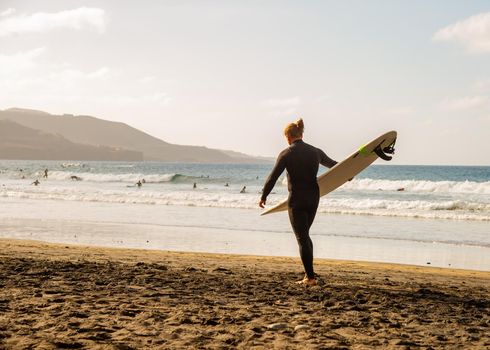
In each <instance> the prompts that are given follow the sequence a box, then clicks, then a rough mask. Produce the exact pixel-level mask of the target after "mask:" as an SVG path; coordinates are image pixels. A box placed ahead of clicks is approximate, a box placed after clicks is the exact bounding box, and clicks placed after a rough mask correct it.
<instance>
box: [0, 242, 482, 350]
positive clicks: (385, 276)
mask: <svg viewBox="0 0 490 350" xmlns="http://www.w3.org/2000/svg"><path fill="white" fill-rule="evenodd" d="M315 263H316V270H317V273H318V274H319V276H320V285H319V286H317V287H312V288H305V287H301V286H297V285H295V284H294V283H292V282H294V281H295V280H297V279H300V278H301V277H302V273H301V265H300V262H299V260H298V259H294V258H276V257H274V258H271V257H255V256H237V255H218V254H200V253H176V252H162V251H145V250H130V249H107V248H95V247H83V246H74V245H57V244H47V243H40V242H33V241H20V240H0V348H7V349H23V348H38V349H54V348H69V349H77V348H87V349H140V348H151V349H153V348H155V349H159V348H161V349H194V348H195V349H379V348H386V349H463V348H467V349H485V348H487V349H488V348H490V316H489V315H490V273H489V272H477V271H465V270H450V269H439V268H431V267H414V266H404V265H394V264H377V263H359V262H351V261H333V260H316V261H315Z"/></svg>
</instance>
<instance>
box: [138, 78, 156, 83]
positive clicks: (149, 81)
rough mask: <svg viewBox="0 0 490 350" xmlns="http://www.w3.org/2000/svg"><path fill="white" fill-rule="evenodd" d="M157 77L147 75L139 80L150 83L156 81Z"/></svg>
mask: <svg viewBox="0 0 490 350" xmlns="http://www.w3.org/2000/svg"><path fill="white" fill-rule="evenodd" d="M156 79H157V77H155V76H146V77H143V78H141V79H140V80H139V82H140V83H143V84H148V83H151V82H153V81H155V80H156Z"/></svg>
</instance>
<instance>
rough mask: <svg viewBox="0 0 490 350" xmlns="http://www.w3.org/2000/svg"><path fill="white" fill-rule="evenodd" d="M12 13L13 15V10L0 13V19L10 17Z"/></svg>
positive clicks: (9, 9)
mask: <svg viewBox="0 0 490 350" xmlns="http://www.w3.org/2000/svg"><path fill="white" fill-rule="evenodd" d="M14 13H15V9H13V8H8V9H6V10H5V11H3V12H0V17H7V16H10V15H13V14H14Z"/></svg>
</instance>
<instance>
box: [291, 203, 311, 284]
mask: <svg viewBox="0 0 490 350" xmlns="http://www.w3.org/2000/svg"><path fill="white" fill-rule="evenodd" d="M312 209H313V208H312ZM312 209H309V208H308V209H307V208H289V210H288V213H289V221H290V222H291V226H292V228H293V231H294V234H295V236H296V240H297V241H298V246H299V255H300V256H301V261H302V262H303V266H304V269H305V273H306V275H307V276H308V278H315V273H314V271H313V242H312V241H311V238H310V227H311V224H312V223H313V219H314V218H315V214H316V208H314V210H312Z"/></svg>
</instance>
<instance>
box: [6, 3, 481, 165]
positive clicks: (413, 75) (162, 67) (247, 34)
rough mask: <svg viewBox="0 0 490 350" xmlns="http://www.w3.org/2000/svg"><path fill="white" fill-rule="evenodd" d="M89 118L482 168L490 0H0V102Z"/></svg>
mask: <svg viewBox="0 0 490 350" xmlns="http://www.w3.org/2000/svg"><path fill="white" fill-rule="evenodd" d="M12 107H18V108H31V109H37V110H42V111H46V112H49V113H53V114H63V113H69V114H75V115H92V116H96V117H99V118H102V119H107V120H113V121H119V122H124V123H127V124H129V125H131V126H133V127H135V128H138V129H140V130H142V131H145V132H147V133H149V134H151V135H153V136H156V137H158V138H161V139H163V140H164V141H167V142H171V143H175V144H185V145H199V146H206V147H210V148H219V149H227V150H234V151H238V152H243V153H247V154H251V155H260V156H272V157H274V156H276V155H277V154H278V153H279V152H280V151H281V150H282V149H284V148H285V147H286V146H287V144H286V142H285V139H284V136H283V129H284V126H285V125H286V124H287V123H289V122H292V121H295V120H296V119H298V118H299V117H301V118H303V119H304V122H305V134H304V139H305V141H306V142H308V143H311V144H313V145H315V146H317V147H320V148H322V149H323V150H324V151H325V152H326V153H327V154H328V155H329V156H330V157H331V158H333V159H336V160H339V161H340V160H342V159H343V158H345V157H347V156H348V155H349V154H351V153H352V152H354V151H355V150H356V149H357V148H358V147H359V146H361V145H363V144H365V143H367V142H369V141H370V140H371V139H374V138H375V137H377V136H378V135H380V134H381V133H383V132H386V131H389V130H396V131H397V132H398V140H397V147H396V154H395V157H394V159H393V161H392V163H393V164H422V165H429V164H438V165H490V156H489V154H488V150H489V149H490V2H489V1H486V0H485V1H472V0H467V1H453V0H440V1H434V0H413V1H391V0H386V1H382V0H372V1H363V0H359V1H353V0H342V1H340V0H339V1H328V0H325V1H314V0H303V1H288V0H284V1H274V0H247V1H234V0H221V1H220V0H200V1H197V0H196V1H187V0H173V1H172V0H161V1H157V0H154V1H150V0H142V1H128V0H112V1H105V0H93V1H92V0H86V1H82V0H58V1H54V0H46V1H23V0H16V1H10V0H0V109H2V110H3V109H7V108H12Z"/></svg>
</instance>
